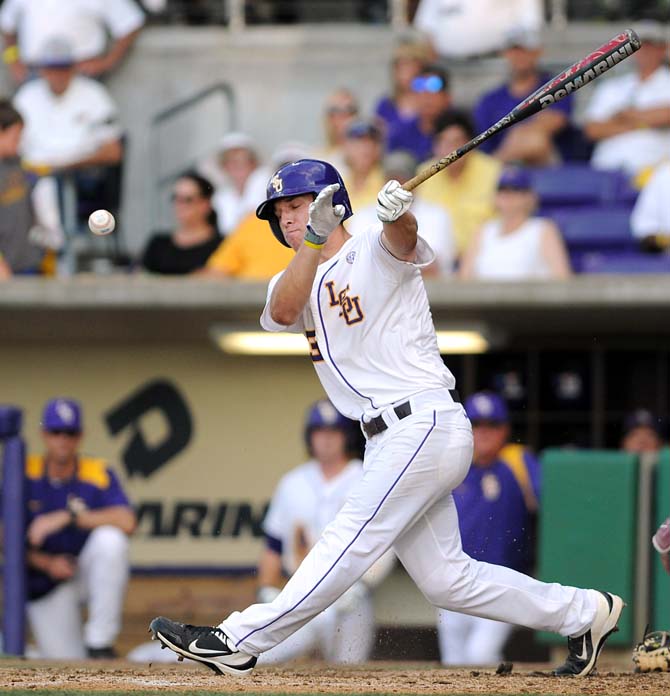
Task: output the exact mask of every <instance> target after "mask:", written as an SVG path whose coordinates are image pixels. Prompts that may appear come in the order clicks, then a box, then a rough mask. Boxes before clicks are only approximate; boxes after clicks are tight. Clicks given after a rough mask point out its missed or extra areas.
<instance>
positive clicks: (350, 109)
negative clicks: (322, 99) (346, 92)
mask: <svg viewBox="0 0 670 696" xmlns="http://www.w3.org/2000/svg"><path fill="white" fill-rule="evenodd" d="M326 113H327V114H328V115H329V116H335V115H337V114H347V115H349V116H351V115H353V114H357V113H358V109H357V108H356V107H355V106H329V107H328V108H327V109H326Z"/></svg>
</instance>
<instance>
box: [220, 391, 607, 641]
mask: <svg viewBox="0 0 670 696" xmlns="http://www.w3.org/2000/svg"><path fill="white" fill-rule="evenodd" d="M414 406H415V404H413V408H414ZM431 406H432V405H431ZM439 409H441V410H439ZM471 460H472V430H471V428H470V423H469V421H468V419H467V418H466V416H465V413H464V411H463V409H462V408H461V407H460V406H458V405H456V404H453V403H452V402H450V401H449V402H448V401H446V399H445V400H444V401H443V402H442V403H441V404H440V406H439V407H438V410H426V409H424V410H420V411H415V412H414V413H413V414H412V415H411V416H409V417H408V418H405V419H404V420H401V421H398V420H397V418H396V419H395V422H394V423H393V424H392V425H391V427H389V428H388V429H387V430H385V431H384V432H383V433H380V434H379V435H377V436H376V437H374V438H372V439H371V440H370V441H369V442H368V444H367V448H366V452H365V461H364V472H365V473H364V476H363V479H362V480H361V482H360V484H359V485H358V487H357V488H356V490H355V491H354V492H353V493H352V494H351V496H350V497H349V498H348V500H347V502H346V503H345V504H344V506H343V507H342V509H341V510H340V512H339V513H338V515H337V516H336V517H335V519H334V520H333V521H332V522H331V523H330V524H329V525H328V526H327V527H326V529H325V530H324V532H323V534H322V536H321V538H320V539H319V540H318V542H317V543H316V544H315V545H314V547H313V548H312V550H311V551H310V552H309V554H308V555H307V557H306V558H305V560H304V561H303V562H302V564H301V565H300V567H299V568H298V570H297V571H296V572H295V573H294V575H293V576H292V577H291V579H290V580H289V581H288V583H287V584H286V586H285V587H284V589H283V590H282V592H281V593H280V594H279V595H278V596H277V598H276V599H275V600H274V601H273V602H270V603H268V604H254V605H252V606H250V607H249V608H248V609H246V610H244V611H243V612H234V613H233V614H231V615H230V616H229V617H228V618H227V619H226V620H225V621H223V623H221V628H222V629H223V630H224V631H225V632H226V633H227V634H228V635H229V636H230V637H231V638H232V639H233V640H234V642H235V645H236V646H237V647H238V648H239V649H240V650H242V651H243V652H246V653H249V654H251V655H259V654H260V653H263V652H265V651H266V650H270V649H271V648H273V647H274V646H275V645H277V644H279V643H281V641H283V640H285V639H286V638H288V636H290V635H291V634H292V633H294V632H295V631H297V630H298V629H299V628H301V627H302V626H304V625H305V624H306V623H307V622H308V621H310V620H311V619H312V618H313V617H314V616H316V615H317V614H319V613H320V612H322V611H323V610H324V609H325V608H326V607H328V606H329V605H330V604H332V603H333V602H334V601H335V600H336V599H337V598H338V597H339V596H340V595H342V593H343V592H345V591H346V590H347V588H349V587H350V586H351V585H352V584H353V583H354V582H355V581H356V580H358V579H359V578H360V577H361V576H362V575H363V573H364V572H365V571H366V570H367V569H368V568H369V567H370V566H371V565H372V564H373V563H374V562H375V561H376V560H377V559H378V558H379V557H380V556H381V555H382V554H383V553H384V552H385V551H387V550H388V549H389V548H391V547H393V549H394V551H395V553H396V555H397V556H398V558H399V559H400V561H401V562H402V564H403V565H404V566H405V569H406V570H407V572H408V573H409V575H410V576H411V577H412V579H413V580H414V582H415V583H416V584H417V586H418V587H419V589H420V590H421V591H422V592H423V594H424V595H425V596H426V598H427V599H428V601H429V602H431V603H432V604H434V605H435V606H437V607H441V608H444V609H452V610H456V611H459V612H463V613H466V614H472V615H473V616H482V617H485V618H489V619H495V620H497V621H504V622H507V623H514V624H520V625H523V626H528V627H530V628H534V629H537V630H545V631H554V632H557V633H560V634H561V635H564V636H567V635H577V634H579V633H581V632H583V631H584V630H586V629H587V628H588V626H589V625H590V624H591V622H592V621H593V618H594V616H595V612H596V602H597V594H596V593H595V592H594V591H593V590H580V589H577V588H574V587H565V586H561V585H558V584H546V583H542V582H539V581H537V580H534V579H533V578H530V577H527V576H525V575H522V574H521V573H517V572H516V571H513V570H510V569H508V568H503V567H502V566H496V565H491V564H488V563H481V562H478V561H475V560H473V559H471V558H470V557H469V556H467V555H466V554H465V553H464V552H463V549H462V547H461V539H460V533H459V529H458V518H457V513H456V506H455V504H454V501H453V498H452V496H451V491H452V489H453V488H455V487H456V486H457V485H458V484H459V483H460V482H461V481H462V480H463V478H464V477H465V474H466V472H467V470H468V468H469V466H470V462H471Z"/></svg>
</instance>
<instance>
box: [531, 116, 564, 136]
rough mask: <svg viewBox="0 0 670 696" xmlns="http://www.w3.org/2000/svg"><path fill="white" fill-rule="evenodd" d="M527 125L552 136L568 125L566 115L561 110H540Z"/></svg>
mask: <svg viewBox="0 0 670 696" xmlns="http://www.w3.org/2000/svg"><path fill="white" fill-rule="evenodd" d="M529 125H531V126H532V127H533V128H538V129H540V130H541V131H543V132H544V133H546V134H547V135H550V136H552V135H555V134H556V133H558V132H559V131H561V130H563V128H565V126H567V125H568V117H567V116H566V115H565V114H564V113H563V112H562V111H555V110H554V111H551V110H549V111H542V112H540V113H539V114H537V116H536V117H535V118H534V119H533V120H532V121H531V122H530V124H529Z"/></svg>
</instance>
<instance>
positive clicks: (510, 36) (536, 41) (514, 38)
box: [503, 27, 542, 51]
mask: <svg viewBox="0 0 670 696" xmlns="http://www.w3.org/2000/svg"><path fill="white" fill-rule="evenodd" d="M541 47H542V38H541V36H540V32H539V31H537V29H531V28H529V27H513V28H512V29H510V30H509V31H508V32H506V34H505V37H504V40H503V48H527V49H528V50H529V51H535V50H537V49H538V48H541Z"/></svg>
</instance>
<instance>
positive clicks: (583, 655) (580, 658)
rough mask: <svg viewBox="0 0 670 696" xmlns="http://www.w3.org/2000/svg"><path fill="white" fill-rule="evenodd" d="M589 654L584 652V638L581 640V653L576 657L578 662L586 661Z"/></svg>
mask: <svg viewBox="0 0 670 696" xmlns="http://www.w3.org/2000/svg"><path fill="white" fill-rule="evenodd" d="M588 657H589V654H588V652H587V650H586V636H584V637H583V638H582V652H581V653H580V654H579V655H577V659H578V660H588Z"/></svg>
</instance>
